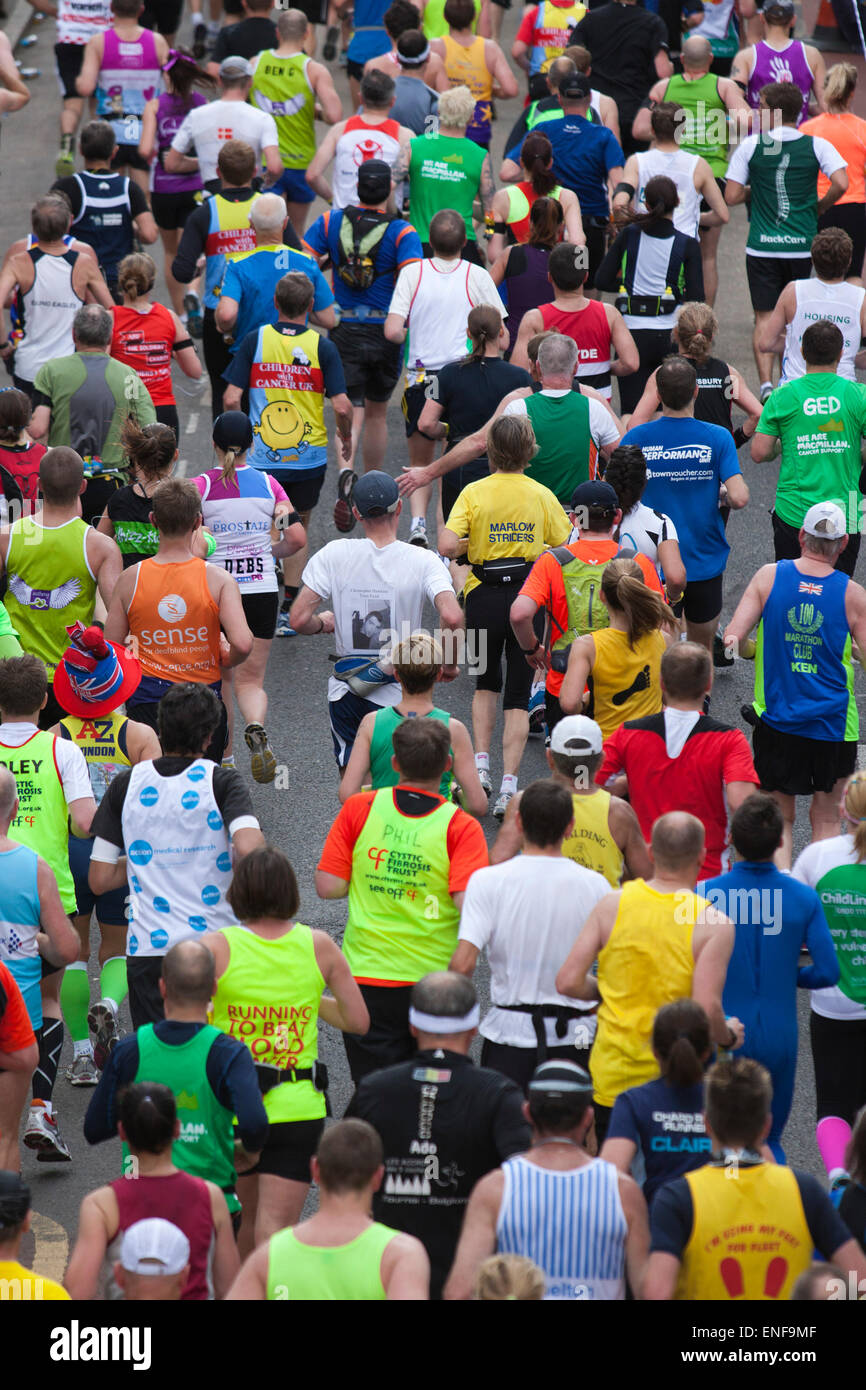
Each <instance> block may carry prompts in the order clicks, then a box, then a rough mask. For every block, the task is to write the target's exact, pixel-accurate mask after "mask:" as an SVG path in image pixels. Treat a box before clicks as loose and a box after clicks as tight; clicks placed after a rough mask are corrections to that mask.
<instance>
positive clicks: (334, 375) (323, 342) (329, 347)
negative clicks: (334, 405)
mask: <svg viewBox="0 0 866 1390" xmlns="http://www.w3.org/2000/svg"><path fill="white" fill-rule="evenodd" d="M319 366H320V367H321V369H322V377H323V378H324V382H325V395H326V396H342V395H345V393H346V375H345V372H344V371H343V361H342V358H341V357H340V354H339V352H338V351H337V348H336V347H335V345H334V344H333V343H332V342H331V341H330V339H329V338H320V340H319Z"/></svg>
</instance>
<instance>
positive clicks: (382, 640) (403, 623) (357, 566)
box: [301, 537, 454, 705]
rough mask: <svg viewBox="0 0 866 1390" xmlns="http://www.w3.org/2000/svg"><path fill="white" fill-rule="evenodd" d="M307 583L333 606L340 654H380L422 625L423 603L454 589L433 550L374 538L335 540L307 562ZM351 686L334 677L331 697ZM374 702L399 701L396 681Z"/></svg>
mask: <svg viewBox="0 0 866 1390" xmlns="http://www.w3.org/2000/svg"><path fill="white" fill-rule="evenodd" d="M301 579H302V583H304V584H305V585H306V586H307V588H308V589H312V591H313V593H315V594H318V595H319V598H321V599H324V600H326V601H329V602H330V603H331V604H332V606H333V610H334V623H335V630H334V637H335V640H336V647H337V652H338V654H339V655H340V656H351V655H353V654H355V653H357V654H358V655H363V656H370V657H371V658H372V657H373V656H375V655H376V653H377V652H379V650H380V649H381V648H382V647H386V648H388V649H390V647H391V646H393V645H394V644H395V643H397V642H401V641H403V640H404V639H405V638H407V637H409V636H411V634H412V633H413V632H416V631H417V630H418V629H419V628H420V627H423V622H422V617H423V612H424V602H425V600H428V601H429V602H430V603H433V602H434V601H435V599H436V595H437V594H444V593H448V592H449V591H450V592H451V593H453V592H454V589H453V585H452V583H451V579H450V576H449V574H448V571H447V570H446V568H445V566H444V565H443V564H442V561H441V560H440V559H439V558H438V557H437V556H436V555H434V553H433V552H432V551H430V550H422V549H421V548H420V547H419V546H417V545H409V544H408V543H407V542H406V541H397V540H395V541H391V542H390V543H389V544H388V545H383V546H377V545H376V544H375V542H374V541H371V540H369V539H368V538H367V537H364V539H363V540H348V539H347V540H338V541H330V542H329V543H328V544H327V545H325V546H323V547H322V549H321V550H318V551H316V554H315V555H312V556H311V557H310V559H309V560H308V561H307V563H306V565H305V567H304V572H303V575H302V576H301ZM348 689H349V687H348V686H347V685H346V683H345V681H341V680H337V678H336V677H335V676H331V678H330V680H329V681H328V699H329V700H341V699H342V698H343V696H344V695H345V694H346V693H347V691H348ZM365 698H366V699H368V700H369V701H370V703H371V704H374V705H396V704H398V703H399V701H400V686H399V684H398V683H397V682H396V681H393V682H391V684H389V685H382V686H379V687H377V688H376V689H375V690H374V691H372V692H371V693H370V694H369V695H367V696H366V697H365Z"/></svg>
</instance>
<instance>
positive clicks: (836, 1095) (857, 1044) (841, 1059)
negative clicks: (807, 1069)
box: [809, 1010, 866, 1125]
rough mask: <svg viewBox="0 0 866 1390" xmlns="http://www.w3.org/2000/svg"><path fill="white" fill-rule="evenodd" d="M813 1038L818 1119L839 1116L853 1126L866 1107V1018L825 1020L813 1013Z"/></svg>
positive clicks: (811, 1018)
mask: <svg viewBox="0 0 866 1390" xmlns="http://www.w3.org/2000/svg"><path fill="white" fill-rule="evenodd" d="M809 1037H810V1040H811V1043H812V1062H813V1064H814V1067H815V1099H816V1105H817V1112H818V1119H819V1120H823V1119H824V1117H825V1116H826V1115H839V1116H840V1117H841V1118H842V1119H843V1120H847V1121H848V1123H849V1125H853V1123H854V1120H855V1117H856V1115H857V1111H858V1110H859V1109H860V1107H861V1106H862V1105H866V1018H850V1019H843V1018H824V1017H823V1016H822V1015H821V1014H816V1013H815V1011H814V1010H813V1011H812V1012H811V1013H810V1015H809Z"/></svg>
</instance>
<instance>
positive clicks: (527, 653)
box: [520, 638, 543, 656]
mask: <svg viewBox="0 0 866 1390" xmlns="http://www.w3.org/2000/svg"><path fill="white" fill-rule="evenodd" d="M542 645H543V644H542V642H541V639H540V638H539V639H538V641H537V642H536V643H535V646H534V647H530V648H529V650H528V651H527V649H526V647H521V648H520V650H521V651H522V652H523V655H524V656H535V653H536V652H537V651H538V648H539V647H540V646H542Z"/></svg>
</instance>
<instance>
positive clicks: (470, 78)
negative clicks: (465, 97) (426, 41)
mask: <svg viewBox="0 0 866 1390" xmlns="http://www.w3.org/2000/svg"><path fill="white" fill-rule="evenodd" d="M442 42H443V44H444V45H445V71H446V73H447V74H448V81H449V82H450V83H451V85H452V87H460V86H463V85H465V86H467V87H468V88H469V90H470V92H471V93H472V95H473V96H474V98H475V100H476V102H478V101H485V102H486V101H489V100H490V97H491V95H492V93H493V74H492V73H491V71H490V69H489V68H488V66H487V62H486V60H485V56H484V43H485V40H484V39H482V38H476V39H473V41H472V43H471V44H469V45H468V46H466V47H464V45H463V44H462V43H458V42H457V40H456V39H452V38H451V35H450V34H448V35H446V37H445V38H444V39H443V40H442Z"/></svg>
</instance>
